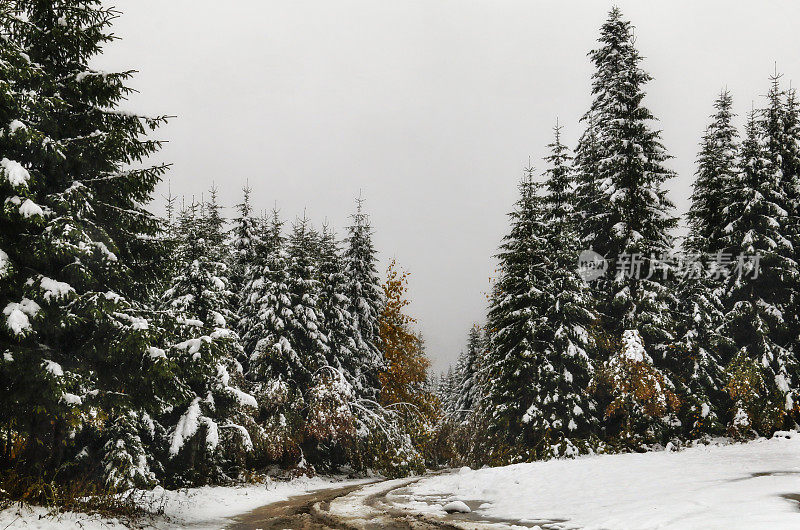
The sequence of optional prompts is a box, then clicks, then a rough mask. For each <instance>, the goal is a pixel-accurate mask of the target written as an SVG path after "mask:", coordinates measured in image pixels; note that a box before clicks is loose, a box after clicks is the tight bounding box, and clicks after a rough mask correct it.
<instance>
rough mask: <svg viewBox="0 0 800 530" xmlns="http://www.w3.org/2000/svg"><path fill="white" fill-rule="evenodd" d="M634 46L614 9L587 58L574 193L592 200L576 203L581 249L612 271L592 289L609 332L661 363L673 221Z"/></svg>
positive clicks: (667, 329) (668, 333)
mask: <svg viewBox="0 0 800 530" xmlns="http://www.w3.org/2000/svg"><path fill="white" fill-rule="evenodd" d="M634 40H635V39H634V37H633V31H632V27H631V24H630V23H629V22H627V21H625V20H623V18H622V13H621V12H620V10H619V9H618V8H614V9H612V10H611V12H610V14H609V17H608V19H607V20H606V22H605V23H604V24H603V26H602V28H601V30H600V39H599V41H600V47H599V48H597V49H596V50H594V51H592V52H591V53H590V57H591V59H592V62H593V63H594V66H595V73H594V75H593V84H592V94H593V96H594V101H593V102H592V107H591V109H590V110H589V112H588V113H587V115H586V118H585V119H586V121H588V123H589V125H590V126H591V130H588V131H587V134H585V135H584V137H583V141H582V142H581V144H580V145H579V151H578V153H577V155H576V158H577V159H578V161H579V166H580V167H581V175H582V176H581V182H582V186H581V188H580V189H579V191H581V193H583V194H586V193H590V194H595V193H596V194H597V197H592V196H591V195H590V196H588V197H587V196H585V195H582V196H579V197H578V198H577V202H578V204H579V205H584V204H586V203H588V204H589V205H590V209H589V210H588V212H587V213H588V214H589V215H588V216H587V217H586V218H585V219H583V220H582V222H581V224H580V226H579V230H580V233H581V238H582V240H583V242H584V244H590V245H591V246H592V248H593V249H594V250H595V251H597V252H598V253H600V254H602V255H604V256H605V257H606V258H607V259H608V261H609V273H607V274H606V276H605V277H604V278H600V279H598V280H596V282H595V283H594V284H593V285H594V288H595V292H596V294H597V297H598V299H599V303H600V306H599V309H600V311H601V313H603V315H604V316H605V318H604V326H605V328H606V330H607V331H608V332H609V333H611V334H612V335H614V336H619V334H621V332H622V330H624V329H638V330H639V331H640V332H641V334H642V336H643V338H644V340H645V343H646V344H648V346H649V347H654V348H655V349H657V351H659V353H660V357H661V361H662V362H664V360H663V356H664V354H665V350H664V345H665V344H666V343H667V342H669V341H670V340H671V339H672V330H671V325H670V319H669V318H665V317H666V316H667V315H669V305H670V302H674V300H670V298H671V295H670V293H669V290H668V289H667V288H666V286H665V282H664V281H662V277H663V270H662V266H663V264H661V263H659V262H658V261H654V259H653V258H655V260H658V259H659V258H661V257H662V256H663V255H665V254H666V253H669V252H670V251H671V249H672V238H671V236H670V233H669V232H670V229H672V228H673V227H674V226H675V224H676V219H675V218H674V217H673V216H672V208H673V205H672V204H671V202H670V201H669V199H668V198H667V196H666V190H665V189H664V187H663V184H664V182H665V181H666V180H667V179H669V178H671V177H672V176H673V173H672V171H670V170H669V169H667V168H666V167H665V166H664V162H665V161H666V160H667V159H668V158H669V156H668V155H667V153H666V152H665V150H664V147H663V145H662V144H661V141H660V132H659V131H657V130H654V129H652V128H651V126H650V122H651V121H652V120H653V119H654V117H653V115H652V113H651V112H650V111H649V110H648V109H647V108H646V107H645V106H644V105H643V100H644V96H645V93H644V85H645V84H646V83H647V82H648V81H650V80H651V77H650V75H649V74H647V73H646V72H645V71H644V70H642V68H641V66H640V63H641V61H642V57H641V55H640V54H639V52H638V50H637V49H636V48H635V46H634ZM589 179H590V180H589ZM587 180H589V181H588V182H587ZM637 269H638V270H641V271H642V272H641V273H639V272H637Z"/></svg>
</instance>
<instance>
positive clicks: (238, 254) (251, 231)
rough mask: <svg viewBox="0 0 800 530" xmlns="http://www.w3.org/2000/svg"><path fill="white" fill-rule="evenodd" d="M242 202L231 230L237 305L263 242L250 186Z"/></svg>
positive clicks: (231, 266)
mask: <svg viewBox="0 0 800 530" xmlns="http://www.w3.org/2000/svg"><path fill="white" fill-rule="evenodd" d="M242 191H243V198H242V202H241V203H240V204H238V205H237V206H236V209H237V211H238V212H239V216H238V217H236V218H235V219H233V228H231V231H230V248H231V250H230V265H229V269H230V273H229V279H230V282H231V291H233V293H234V296H235V300H236V301H237V305H239V306H240V307H241V306H242V305H244V304H241V300H240V298H239V297H240V296H241V293H242V290H243V289H244V286H245V285H246V283H247V280H248V278H249V276H250V267H251V266H252V265H253V264H254V263H255V262H256V253H257V252H258V249H259V247H260V246H261V243H260V241H259V239H260V236H261V233H260V231H259V226H258V219H257V218H255V217H253V216H252V207H251V205H250V188H249V187H245V188H244V189H243V190H242Z"/></svg>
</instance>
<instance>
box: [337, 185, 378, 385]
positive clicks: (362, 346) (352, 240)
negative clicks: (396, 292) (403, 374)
mask: <svg viewBox="0 0 800 530" xmlns="http://www.w3.org/2000/svg"><path fill="white" fill-rule="evenodd" d="M363 206H364V201H363V200H362V199H361V198H359V199H358V207H357V209H356V213H355V214H354V215H353V224H352V225H350V227H349V228H348V234H349V236H348V238H347V248H346V249H345V272H346V275H347V283H348V289H347V296H348V298H349V299H350V308H349V312H350V314H351V315H352V317H353V318H354V319H355V327H356V329H357V330H358V335H357V336H356V340H357V343H356V347H357V350H356V352H355V353H356V358H355V359H354V360H352V361H349V362H348V364H350V365H351V366H354V367H356V368H355V370H354V372H353V373H354V374H356V373H357V374H358V376H359V378H360V381H359V382H358V384H356V385H355V388H356V390H357V391H358V392H359V393H360V395H361V396H362V397H365V398H369V399H372V400H374V401H377V398H378V394H379V388H380V382H379V380H378V376H379V374H380V372H381V371H382V370H383V369H384V364H385V361H384V359H383V358H382V357H381V351H380V344H379V327H378V317H379V315H380V313H381V310H382V309H383V292H382V289H381V284H380V279H379V277H378V271H377V269H376V268H375V263H376V262H377V257H376V251H375V247H374V246H373V244H372V227H371V226H370V223H369V218H368V217H367V214H366V213H365V212H364V210H363Z"/></svg>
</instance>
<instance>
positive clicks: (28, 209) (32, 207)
mask: <svg viewBox="0 0 800 530" xmlns="http://www.w3.org/2000/svg"><path fill="white" fill-rule="evenodd" d="M19 213H20V215H21V216H22V217H25V218H26V219H27V218H28V217H33V216H34V215H39V216H41V215H44V211H43V210H42V207H41V206H39V205H38V204H36V203H35V202H33V201H32V200H30V199H25V200H24V201H22V205H21V206H20V207H19Z"/></svg>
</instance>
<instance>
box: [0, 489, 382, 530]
mask: <svg viewBox="0 0 800 530" xmlns="http://www.w3.org/2000/svg"><path fill="white" fill-rule="evenodd" d="M362 482H367V480H345V481H341V480H334V479H330V478H323V477H315V478H311V479H309V478H300V479H296V480H293V481H291V482H270V483H268V484H266V485H263V484H262V485H248V486H232V487H221V486H216V487H204V488H193V489H189V490H179V491H164V490H163V489H156V490H154V491H153V492H151V493H148V495H149V496H150V497H151V498H152V500H153V501H154V504H155V505H158V506H160V505H163V508H164V515H163V516H159V517H157V518H156V519H155V520H153V521H150V522H149V524H151V525H152V527H155V528H159V529H172V528H187V527H191V528H195V529H212V528H213V529H218V528H222V527H223V526H225V525H226V524H228V523H229V522H230V520H229V518H230V517H234V516H236V515H239V514H242V513H246V512H249V511H251V510H253V509H255V508H258V507H259V506H263V505H265V504H269V503H272V502H280V501H283V500H286V499H288V498H289V497H291V496H294V495H301V494H303V493H307V492H309V491H314V490H319V489H327V488H338V487H345V486H348V485H352V484H359V483H362ZM18 528H25V529H28V530H31V529H48V530H49V529H54V528H59V529H61V528H63V529H78V528H80V529H82V530H101V529H102V530H116V529H124V528H128V526H127V525H126V524H125V523H124V522H122V521H117V520H114V519H104V518H101V517H98V516H90V515H86V514H74V513H65V514H60V515H59V516H57V517H53V516H49V515H48V512H47V510H46V509H44V508H36V507H34V508H16V507H15V508H10V509H6V510H3V511H0V529H1V530H6V529H8V530H10V529H18Z"/></svg>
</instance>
